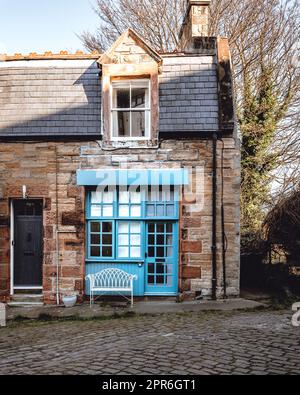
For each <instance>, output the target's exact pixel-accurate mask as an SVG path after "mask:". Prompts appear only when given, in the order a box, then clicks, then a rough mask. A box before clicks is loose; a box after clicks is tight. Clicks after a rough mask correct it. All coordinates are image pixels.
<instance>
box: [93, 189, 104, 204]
mask: <svg viewBox="0 0 300 395" xmlns="http://www.w3.org/2000/svg"><path fill="white" fill-rule="evenodd" d="M101 202H102V192H98V191H96V192H92V194H91V203H101Z"/></svg>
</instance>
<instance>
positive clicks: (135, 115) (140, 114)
mask: <svg viewBox="0 0 300 395" xmlns="http://www.w3.org/2000/svg"><path fill="white" fill-rule="evenodd" d="M131 122H132V126H131V129H132V133H131V135H132V137H145V136H146V122H145V112H144V111H134V112H132V113H131Z"/></svg>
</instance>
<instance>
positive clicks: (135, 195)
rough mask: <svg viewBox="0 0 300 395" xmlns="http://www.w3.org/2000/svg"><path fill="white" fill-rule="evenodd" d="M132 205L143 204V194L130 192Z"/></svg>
mask: <svg viewBox="0 0 300 395" xmlns="http://www.w3.org/2000/svg"><path fill="white" fill-rule="evenodd" d="M130 200H131V203H133V204H136V203H138V204H139V203H141V192H130Z"/></svg>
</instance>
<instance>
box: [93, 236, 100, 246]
mask: <svg viewBox="0 0 300 395" xmlns="http://www.w3.org/2000/svg"><path fill="white" fill-rule="evenodd" d="M91 244H100V234H99V235H93V234H92V235H91Z"/></svg>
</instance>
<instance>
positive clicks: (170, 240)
mask: <svg viewBox="0 0 300 395" xmlns="http://www.w3.org/2000/svg"><path fill="white" fill-rule="evenodd" d="M166 237H167V245H169V246H171V245H173V235H167V236H166Z"/></svg>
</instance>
